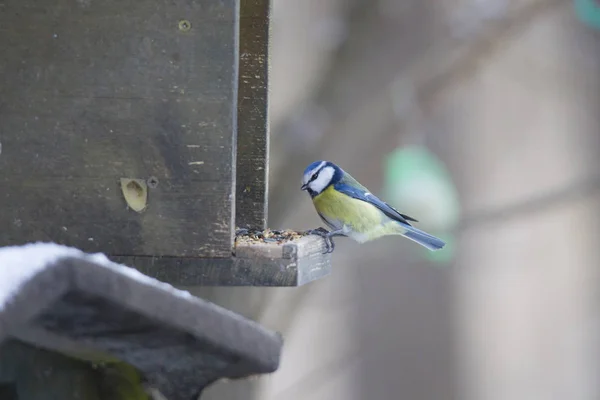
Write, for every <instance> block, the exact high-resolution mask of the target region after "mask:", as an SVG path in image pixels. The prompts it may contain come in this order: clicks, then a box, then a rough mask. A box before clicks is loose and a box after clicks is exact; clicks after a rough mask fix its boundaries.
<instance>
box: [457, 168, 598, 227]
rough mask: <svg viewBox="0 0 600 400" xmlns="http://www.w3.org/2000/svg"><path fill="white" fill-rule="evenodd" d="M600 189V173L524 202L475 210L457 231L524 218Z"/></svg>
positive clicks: (590, 194)
mask: <svg viewBox="0 0 600 400" xmlns="http://www.w3.org/2000/svg"><path fill="white" fill-rule="evenodd" d="M599 191H600V175H598V176H594V177H592V178H587V179H585V180H582V181H580V182H575V183H574V184H571V185H567V186H565V187H563V188H560V189H556V190H553V191H551V192H548V193H545V194H543V195H541V196H538V197H535V198H532V199H528V200H525V201H522V202H516V203H514V204H509V205H505V206H503V207H499V208H496V209H491V210H485V211H481V212H475V213H473V214H471V215H470V216H466V217H465V218H463V220H462V221H461V222H460V223H459V225H458V227H457V232H461V231H465V230H468V229H471V228H475V227H479V226H481V225H485V224H488V223H493V222H497V221H502V222H506V221H509V220H511V219H514V218H523V217H524V216H528V215H531V214H533V213H536V212H540V211H544V210H546V209H548V208H551V207H556V206H558V205H561V204H565V203H569V202H571V201H576V200H579V199H582V198H585V197H588V196H592V195H594V194H596V193H597V192H599Z"/></svg>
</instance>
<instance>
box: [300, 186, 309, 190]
mask: <svg viewBox="0 0 600 400" xmlns="http://www.w3.org/2000/svg"><path fill="white" fill-rule="evenodd" d="M300 189H302V190H306V189H308V185H302V187H301V188H300Z"/></svg>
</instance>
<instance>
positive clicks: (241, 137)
mask: <svg viewBox="0 0 600 400" xmlns="http://www.w3.org/2000/svg"><path fill="white" fill-rule="evenodd" d="M270 11H271V7H270V1H269V0H241V11H240V42H239V46H240V50H239V51H240V59H239V91H238V131H237V166H236V168H237V169H236V225H237V226H239V227H256V228H261V229H264V228H266V225H267V204H268V201H267V197H268V191H267V190H268V177H269V176H268V175H269V171H268V170H269V117H268V108H269V104H268V98H269V88H268V85H269V32H270V31H269V27H270V25H269V22H270Z"/></svg>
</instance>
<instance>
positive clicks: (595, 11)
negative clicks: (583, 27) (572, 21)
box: [575, 0, 600, 29]
mask: <svg viewBox="0 0 600 400" xmlns="http://www.w3.org/2000/svg"><path fill="white" fill-rule="evenodd" d="M575 14H576V15H577V18H579V19H580V20H581V21H582V22H583V23H585V24H587V25H589V26H591V27H593V28H596V29H600V1H598V0H575Z"/></svg>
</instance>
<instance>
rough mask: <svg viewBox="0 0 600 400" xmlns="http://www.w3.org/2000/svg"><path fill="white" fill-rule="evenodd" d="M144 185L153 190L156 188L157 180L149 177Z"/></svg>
mask: <svg viewBox="0 0 600 400" xmlns="http://www.w3.org/2000/svg"><path fill="white" fill-rule="evenodd" d="M146 183H147V184H148V187H149V188H152V189H154V188H156V187H157V186H158V179H157V178H156V177H155V176H151V177H150V178H148V180H147V181H146Z"/></svg>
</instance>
